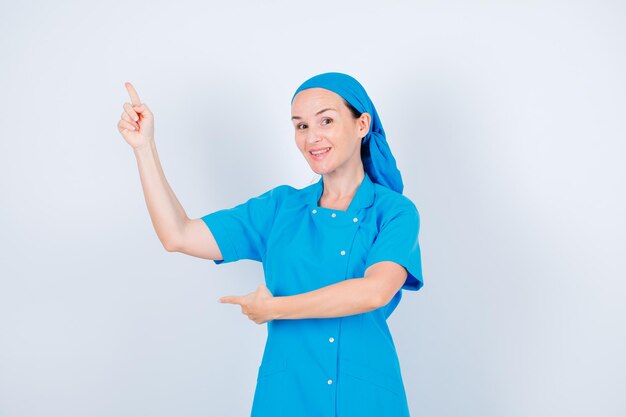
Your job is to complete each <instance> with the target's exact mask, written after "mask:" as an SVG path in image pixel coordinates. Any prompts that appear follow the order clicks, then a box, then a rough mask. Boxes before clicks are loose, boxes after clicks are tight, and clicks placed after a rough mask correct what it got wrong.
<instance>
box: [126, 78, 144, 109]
mask: <svg viewBox="0 0 626 417" xmlns="http://www.w3.org/2000/svg"><path fill="white" fill-rule="evenodd" d="M124 85H125V86H126V90H128V94H130V101H131V103H133V106H134V105H140V104H141V101H140V100H139V94H137V90H135V87H133V85H132V84H131V83H129V82H128V81H127V82H125V83H124Z"/></svg>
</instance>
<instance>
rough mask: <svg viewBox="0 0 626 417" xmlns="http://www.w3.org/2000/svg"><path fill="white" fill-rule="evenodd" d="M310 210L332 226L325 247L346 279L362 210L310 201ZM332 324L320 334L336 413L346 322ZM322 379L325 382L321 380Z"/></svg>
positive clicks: (343, 278)
mask: <svg viewBox="0 0 626 417" xmlns="http://www.w3.org/2000/svg"><path fill="white" fill-rule="evenodd" d="M309 211H310V213H311V216H312V218H313V221H315V222H319V223H321V225H320V226H321V227H324V228H329V230H330V231H331V232H332V233H331V234H332V236H333V239H332V243H331V245H332V246H333V247H332V248H324V249H328V250H331V251H332V253H335V254H336V256H337V264H336V265H337V266H338V268H337V269H336V270H337V271H342V272H341V273H340V276H338V277H336V278H337V282H338V281H339V280H345V279H348V278H353V277H348V268H349V265H350V262H349V261H350V253H351V250H352V244H353V242H354V238H355V236H356V234H357V231H358V229H359V215H360V210H347V211H342V210H335V209H330V208H326V207H319V206H317V205H316V204H310V206H309ZM329 322H331V323H332V324H333V325H332V326H331V327H329V334H327V335H321V337H325V338H326V342H325V344H326V345H327V346H328V348H329V349H328V352H327V353H328V354H325V355H324V357H325V358H327V360H328V362H327V364H328V365H327V369H328V376H327V380H326V381H325V383H326V384H327V385H328V387H329V389H330V390H331V407H332V410H329V412H330V413H331V414H329V415H333V416H334V415H335V403H336V394H337V382H338V381H337V376H338V363H339V356H340V355H339V346H340V344H339V342H340V340H341V335H340V333H341V324H342V322H343V320H342V317H339V318H338V319H337V320H332V321H329ZM320 383H324V382H322V381H320Z"/></svg>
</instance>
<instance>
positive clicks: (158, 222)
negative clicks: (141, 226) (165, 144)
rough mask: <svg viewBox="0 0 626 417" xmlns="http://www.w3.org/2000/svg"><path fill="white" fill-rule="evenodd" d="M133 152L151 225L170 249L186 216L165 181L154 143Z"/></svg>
mask: <svg viewBox="0 0 626 417" xmlns="http://www.w3.org/2000/svg"><path fill="white" fill-rule="evenodd" d="M134 153H135V157H136V158H137V166H138V168H139V176H140V178H141V187H142V188H143V194H144V198H145V200H146V205H147V206H148V212H149V213H150V219H151V220H152V225H153V226H154V229H155V231H156V233H157V236H158V237H159V240H160V241H161V243H162V244H163V246H164V247H165V248H166V249H167V250H172V249H173V247H174V245H175V244H176V240H177V238H178V236H180V234H181V231H182V230H183V226H184V223H185V221H186V220H187V213H185V210H184V209H183V207H182V206H181V204H180V202H179V201H178V199H177V198H176V196H175V195H174V192H173V191H172V189H171V187H170V186H169V184H168V182H167V179H166V178H165V174H164V173H163V169H162V167H161V162H160V161H159V155H158V153H157V149H156V145H155V144H154V141H149V142H148V143H147V144H146V145H145V146H142V147H139V148H134Z"/></svg>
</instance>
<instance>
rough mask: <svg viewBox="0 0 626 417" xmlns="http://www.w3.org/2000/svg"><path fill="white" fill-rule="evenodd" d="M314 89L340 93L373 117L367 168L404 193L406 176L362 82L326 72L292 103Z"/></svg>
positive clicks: (365, 145)
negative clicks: (403, 180)
mask: <svg viewBox="0 0 626 417" xmlns="http://www.w3.org/2000/svg"><path fill="white" fill-rule="evenodd" d="M314 87H319V88H325V89H326V90H330V91H332V92H334V93H337V94H339V95H340V96H341V97H343V98H344V99H345V100H346V101H347V102H348V103H350V104H351V105H352V106H353V107H354V108H355V109H357V110H358V111H360V112H361V113H363V112H367V113H369V115H370V116H371V118H372V121H371V123H370V130H369V132H368V133H367V135H366V136H365V137H364V138H363V141H362V142H361V159H362V161H363V169H365V172H367V173H368V174H369V175H370V178H371V179H372V181H374V182H375V183H378V184H381V185H384V186H385V187H388V188H391V189H392V190H394V191H397V192H399V193H400V194H402V191H403V189H404V185H403V183H402V175H401V174H400V170H398V168H397V166H396V159H395V158H394V156H393V154H392V153H391V149H390V148H389V144H388V143H387V137H386V135H385V130H384V129H383V124H382V122H381V121H380V117H378V112H377V111H376V108H375V107H374V103H372V100H370V98H369V95H368V94H367V92H366V91H365V89H364V88H363V86H362V85H361V83H359V82H358V81H357V80H356V79H354V78H353V77H351V76H350V75H348V74H344V73H341V72H325V73H323V74H318V75H315V76H313V77H311V78H309V79H308V80H306V81H305V82H303V83H302V84H301V85H300V87H298V88H297V89H296V92H295V93H294V94H293V96H292V97H291V103H293V100H294V98H295V97H296V94H298V93H299V92H300V91H302V90H306V89H308V88H314Z"/></svg>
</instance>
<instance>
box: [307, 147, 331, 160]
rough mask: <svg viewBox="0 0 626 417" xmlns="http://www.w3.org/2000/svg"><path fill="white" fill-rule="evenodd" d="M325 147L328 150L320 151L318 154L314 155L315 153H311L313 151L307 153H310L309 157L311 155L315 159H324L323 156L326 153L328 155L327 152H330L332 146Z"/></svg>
mask: <svg viewBox="0 0 626 417" xmlns="http://www.w3.org/2000/svg"><path fill="white" fill-rule="evenodd" d="M327 149H328V150H327V151H326V152H322V153H321V154H319V155H315V154H313V153H311V152H309V154H311V157H312V158H313V159H315V160H316V161H319V160H321V159H324V158H325V157H326V155H328V154H329V153H330V151H331V150H332V148H330V147H329V148H327Z"/></svg>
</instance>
